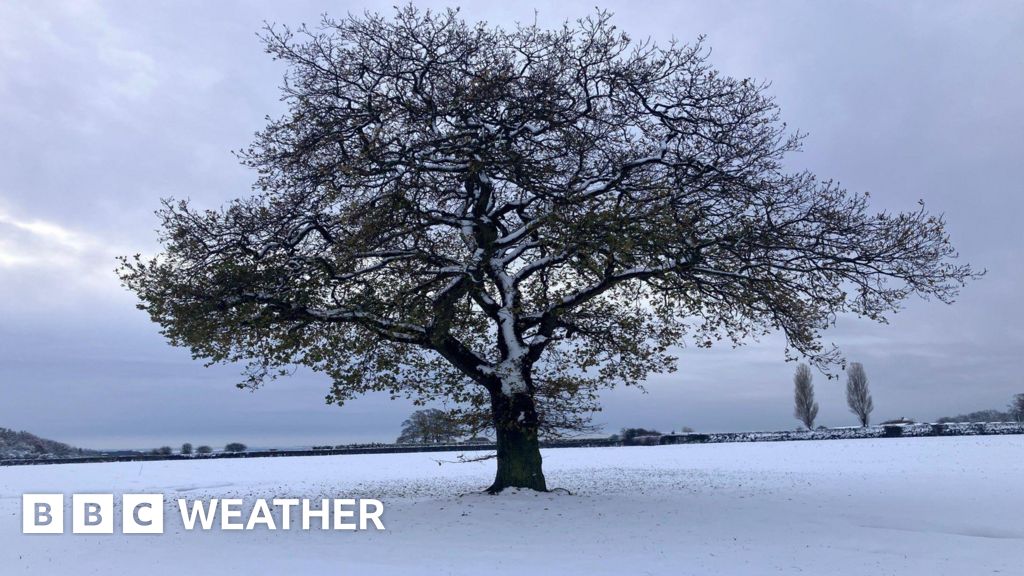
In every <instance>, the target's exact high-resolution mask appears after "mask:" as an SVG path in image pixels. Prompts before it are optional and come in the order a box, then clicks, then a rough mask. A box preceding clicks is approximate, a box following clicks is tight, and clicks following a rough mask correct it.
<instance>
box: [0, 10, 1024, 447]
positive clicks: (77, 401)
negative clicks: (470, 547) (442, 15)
mask: <svg viewBox="0 0 1024 576" xmlns="http://www.w3.org/2000/svg"><path fill="white" fill-rule="evenodd" d="M392 4H394V2H393V1H390V0H389V1H387V2H362V3H353V2H327V1H320V2H293V1H290V2H226V1H221V2H208V1H196V2H153V1H147V2H135V1H128V0H125V1H120V2H89V1H84V0H73V1H68V2H57V1H46V2H39V1H35V0H5V1H3V2H0V426H2V427H8V428H15V429H25V430H29V431H31V432H34V433H36V434H38V435H42V436H45V437H50V438H53V439H57V440H61V441H64V442H68V443H72V444H75V445H79V446H84V447H90V448H110V447H152V446H158V445H162V444H172V445H176V444H180V443H182V442H186V441H190V442H192V443H195V444H213V445H220V444H223V443H224V442H227V441H233V440H238V441H243V442H246V443H248V444H249V445H260V446H267V445H278V446H288V445H303V444H312V443H341V442H351V441H369V440H380V441H390V440H392V439H394V437H395V436H396V435H397V433H398V428H399V426H400V423H401V421H402V420H403V419H404V417H405V416H406V415H407V414H408V413H409V412H410V410H411V407H410V406H409V405H408V404H407V403H404V402H391V401H389V400H388V399H387V398H386V397H380V396H370V397H366V398H364V399H361V400H358V401H356V402H352V403H351V404H349V405H347V406H346V407H344V408H337V407H334V406H326V405H324V402H323V398H324V396H325V394H326V393H327V390H328V387H329V384H328V381H327V380H326V378H325V377H323V376H320V375H317V374H312V373H308V372H299V373H298V374H297V375H296V376H294V377H292V378H290V379H286V380H280V381H277V382H275V383H272V384H271V385H270V386H268V387H267V388H264V389H262V390H260V391H257V392H255V393H250V392H243V391H239V390H236V389H235V388H234V387H233V383H234V382H236V381H237V371H236V370H235V369H233V368H231V367H215V368H204V367H203V366H202V363H201V362H199V361H194V360H192V359H191V358H190V356H189V353H188V352H187V351H186V350H181V349H174V348H171V347H170V346H168V345H167V344H166V343H165V342H164V341H163V339H162V338H161V337H160V335H159V334H158V331H157V327H156V325H154V324H151V323H150V322H149V321H148V319H147V318H146V316H145V314H144V313H142V312H140V311H138V310H135V308H134V299H133V298H132V296H131V295H130V294H128V293H127V292H126V291H124V289H122V288H121V287H120V286H119V283H118V281H117V279H116V277H115V276H114V274H113V268H114V266H115V262H114V257H115V256H116V255H119V254H131V253H135V252H143V253H153V252H154V251H156V250H157V248H158V247H157V245H156V244H155V233H154V229H155V228H156V219H155V217H154V216H153V210H154V209H155V208H156V207H157V205H158V202H159V200H160V198H162V197H168V196H174V197H178V198H184V197H188V198H191V199H192V200H193V201H194V202H196V203H197V204H198V205H201V206H208V207H215V206H219V205H220V204H222V203H223V202H225V201H227V200H229V199H231V198H235V197H238V196H244V195H246V194H248V192H249V186H250V184H251V182H252V180H253V174H252V173H250V172H248V171H246V170H245V169H243V168H241V167H240V166H239V165H238V164H237V162H236V161H235V159H234V157H233V156H232V155H231V150H234V149H238V148H241V147H242V146H244V145H246V144H247V143H248V142H249V139H250V137H251V135H252V133H253V132H254V131H256V130H257V129H258V128H260V127H261V126H262V125H263V123H264V117H265V116H266V115H268V114H269V115H272V116H273V115H276V114H278V113H279V112H281V110H282V104H281V103H280V101H279V98H278V91H277V86H278V85H279V83H280V79H281V75H282V72H283V70H282V69H281V68H280V67H279V65H278V64H277V63H274V62H272V61H271V60H270V59H269V58H268V57H267V56H266V55H265V54H264V53H263V51H262V48H261V45H260V43H259V42H258V40H257V39H256V37H255V32H256V31H257V30H258V29H259V28H260V26H261V24H262V22H263V21H270V22H278V23H288V24H299V23H302V22H309V23H315V22H316V21H317V20H318V15H319V14H320V13H322V12H327V13H330V14H335V15H342V14H344V13H345V12H349V11H352V12H362V11H363V10H366V9H370V10H379V11H390V10H391V8H390V6H391V5H392ZM421 5H422V6H427V5H433V3H429V4H428V3H421ZM437 6H445V4H437ZM593 6H594V1H593V0H587V1H584V2H566V1H558V2H534V3H530V2H500V3H499V2H494V3H490V2H488V3H479V4H477V3H465V4H463V5H462V11H463V14H464V16H465V17H466V18H467V19H469V20H487V21H489V22H491V23H492V24H506V25H507V24H512V23H514V22H515V21H517V20H519V21H532V20H533V19H534V10H535V9H536V11H537V19H538V21H539V22H540V23H541V24H546V25H556V24H558V23H560V22H561V21H562V20H564V19H567V18H571V19H574V18H576V17H578V16H582V15H585V14H587V13H589V12H590V11H592V10H593ZM603 7H606V8H608V9H609V10H611V11H612V12H614V13H615V14H616V22H617V24H618V25H619V26H620V27H621V28H623V29H625V30H626V31H628V32H629V33H631V34H632V35H633V36H634V37H645V36H650V37H652V38H653V39H655V40H657V41H661V42H665V41H668V40H670V39H671V38H673V37H675V38H678V39H680V40H684V41H688V40H691V39H693V38H695V37H696V36H697V35H699V34H706V35H707V37H708V40H707V42H708V45H709V46H711V47H712V48H713V54H712V61H713V63H714V64H715V65H716V66H717V67H719V68H720V69H721V70H722V71H723V72H725V73H727V74H730V75H733V76H740V77H754V78H758V79H767V80H770V81H772V83H773V86H772V88H771V91H772V93H773V94H774V95H775V96H776V97H777V99H778V102H779V104H780V106H781V108H782V112H783V116H784V119H785V120H786V121H787V122H788V123H789V125H790V126H793V127H796V128H799V129H801V130H803V131H805V132H808V133H809V135H810V136H809V138H808V139H807V140H806V143H805V151H804V152H802V153H800V154H798V155H795V156H793V157H792V158H791V159H790V162H791V163H792V165H793V166H794V167H799V168H808V169H810V170H812V171H814V172H815V173H817V174H818V175H819V176H822V177H830V178H835V179H837V180H839V181H841V182H842V183H843V184H844V185H845V186H846V187H847V188H849V189H850V190H855V191H862V190H868V191H870V192H871V193H872V198H873V201H874V202H875V203H876V205H877V206H878V207H879V208H887V209H893V210H899V209H913V208H914V207H915V206H916V204H915V203H916V202H917V200H918V199H923V200H925V201H926V202H927V205H928V206H929V208H931V209H932V210H935V211H939V212H943V213H945V214H946V216H947V218H948V221H949V228H950V231H951V233H952V236H953V239H954V242H955V244H956V245H957V247H958V248H959V249H960V250H961V254H962V258H963V259H964V260H966V261H968V262H971V263H972V264H974V265H975V266H977V267H979V268H986V269H987V270H988V275H987V276H986V277H985V278H984V279H983V280H982V281H980V282H976V283H974V284H972V285H970V286H969V287H968V288H967V289H966V290H965V291H964V292H963V294H962V297H961V298H960V301H959V302H958V303H957V304H955V305H954V306H952V307H946V306H944V305H941V304H939V303H936V302H924V301H920V300H916V301H909V302H908V303H907V309H906V310H905V311H904V312H903V313H901V314H899V315H897V316H896V317H894V318H893V319H892V322H891V323H890V324H889V325H887V326H878V325H874V324H871V323H869V322H867V321H858V320H855V319H845V318H844V319H841V320H840V323H839V325H838V326H837V327H836V328H835V329H834V330H832V331H830V332H829V333H828V334H827V339H828V341H830V342H834V343H835V344H837V345H838V346H840V347H841V348H842V349H843V350H844V352H845V353H846V355H847V357H848V358H850V359H851V360H857V361H860V362H862V363H863V364H864V365H865V367H866V369H867V372H868V375H869V377H870V379H871V386H872V390H873V393H874V397H875V406H876V409H875V420H880V419H887V418H894V417H899V416H907V417H911V418H915V419H932V418H936V417H939V416H942V415H947V414H953V413H961V412H966V411H972V410H978V409H983V408H1004V407H1005V405H1006V404H1007V402H1008V401H1009V400H1010V397H1011V396H1012V395H1013V394H1014V393H1018V392H1024V377H1022V374H1024V368H1022V366H1021V361H1020V360H1021V350H1022V344H1024V304H1022V299H1021V296H1020V294H1021V287H1022V285H1024V267H1022V264H1024V257H1022V256H1021V253H1020V250H1021V248H1022V246H1024V242H1022V231H1021V230H1022V228H1021V224H1020V221H1021V212H1022V209H1024V184H1022V182H1024V179H1022V177H1021V166H1022V161H1024V159H1022V153H1024V4H1022V3H1021V2H1017V1H1006V2H962V3H942V2H931V1H929V2H916V3H915V2H878V3H871V2H827V3H826V2H721V1H717V0H716V1H707V2H685V1H680V0H673V1H669V2H663V3H653V2H652V3H646V2H639V1H636V0H633V1H631V2H624V3H619V2H606V3H603ZM679 356H680V360H679V370H678V372H676V373H675V374H671V375H664V376H655V377H653V378H652V379H651V380H650V382H649V384H648V387H647V388H648V391H647V394H640V393H639V392H637V391H636V390H633V389H626V390H616V391H614V392H611V393H608V394H606V395H605V402H604V404H605V411H604V412H603V413H601V414H599V415H598V418H597V421H598V422H601V423H603V424H605V426H606V430H607V432H608V433H611V432H612V431H615V430H617V429H619V428H621V427H623V426H644V427H654V428H659V429H661V430H663V431H668V430H671V429H673V428H676V429H678V428H680V427H682V426H691V427H693V428H695V429H698V430H706V431H712V430H751V429H790V428H793V427H795V426H796V425H797V422H796V421H795V420H794V419H793V418H792V380H791V375H792V371H793V368H794V366H793V364H787V363H785V362H784V361H783V343H782V341H781V340H780V339H779V338H767V339H764V340H762V341H761V342H759V343H752V344H751V345H749V346H746V347H744V348H740V349H736V350H734V349H732V348H731V347H729V346H728V345H725V346H722V347H721V348H718V349H714V350H711V351H702V350H682V351H680V354H679ZM816 384H817V394H818V399H819V402H820V404H821V414H820V417H819V421H820V422H821V423H822V424H825V425H830V426H841V425H852V424H854V423H855V418H854V416H853V415H852V414H850V413H849V412H848V411H847V409H846V406H845V401H844V399H843V386H842V383H841V382H838V381H835V380H833V381H827V380H825V379H824V378H823V377H822V376H821V375H820V374H819V375H817V376H816Z"/></svg>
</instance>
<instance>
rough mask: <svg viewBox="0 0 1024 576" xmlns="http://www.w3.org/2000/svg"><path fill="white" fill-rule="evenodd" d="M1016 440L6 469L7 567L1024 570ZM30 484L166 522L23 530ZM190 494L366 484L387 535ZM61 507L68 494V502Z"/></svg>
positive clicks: (359, 493)
mask: <svg viewBox="0 0 1024 576" xmlns="http://www.w3.org/2000/svg"><path fill="white" fill-rule="evenodd" d="M1022 454H1024V436H1019V435H1012V436H978V437H971V436H968V437H934V438H896V439H878V440H872V439H866V440H830V441H813V440H812V441H804V442H771V443H735V444H699V445H677V446H653V447H635V448H578V449H560V450H547V451H545V452H544V457H545V467H546V469H547V471H548V484H549V486H558V487H563V488H566V489H568V490H570V491H571V492H572V495H567V494H564V493H549V494H536V493H532V492H522V493H506V494H503V495H501V496H497V497H494V496H487V495H482V494H476V493H472V492H473V491H474V490H478V489H480V488H482V487H484V486H486V485H487V484H488V482H489V480H490V476H491V474H492V473H493V472H492V471H493V465H494V462H493V461H489V462H481V463H470V464H448V463H443V464H442V465H438V460H441V461H446V460H447V461H451V460H455V459H456V457H457V455H458V454H457V453H419V454H416V453H413V454H388V455H359V456H321V457H297V458H280V459H276V458H259V459H241V460H205V461H166V462H124V463H114V464H70V465H60V466H24V467H9V468H0V566H2V567H3V569H2V572H3V573H4V574H5V575H8V574H9V575H15V574H32V575H34V576H44V575H49V574H54V575H57V574H93V573H97V574H111V573H135V572H140V571H141V572H145V573H146V574H147V576H158V575H163V574H167V575H180V574H274V573H287V574H293V575H296V576H299V575H304V574H321V573H323V574H375V575H382V574H383V575H388V574H403V575H405V574H474V575H476V574H516V575H518V576H522V575H531V574H563V575H570V574H587V575H592V574H609V575H611V574H614V575H616V576H622V575H624V574H630V575H633V574H672V575H676V576H678V575H685V574H743V575H758V574H801V573H805V574H830V575H864V574H873V575H874V574H878V575H881V574H900V575H901V576H903V575H927V576H936V575H942V574H992V573H1001V574H1019V573H1020V569H1021V568H1020V567H1021V566H1024V524H1022V523H1021V515H1020V513H1021V510H1024V490H1022V489H1021V486H1024V458H1021V455H1022ZM25 492H62V493H65V494H70V493H73V492H114V493H115V494H120V493H121V492H163V493H165V494H166V499H167V503H168V507H167V527H166V533H165V534H163V535H156V536H146V535H122V534H119V533H115V534H114V535H110V536H97V535H75V534H71V533H70V529H68V530H67V533H66V534H64V535H53V536H51V535H22V534H21V533H20V529H21V524H20V522H21V510H20V505H21V504H20V498H21V494H22V493H25ZM179 497H185V498H189V499H196V498H212V497H216V498H228V497H237V498H244V499H247V500H249V501H251V500H252V499H254V498H259V497H262V498H272V497H295V498H303V497H309V498H320V497H336V498H340V497H356V498H357V497H371V498H377V499H379V500H381V501H383V503H384V505H385V513H384V516H383V519H384V523H385V526H386V530H385V531H383V532H376V531H372V530H371V531H366V532H354V533H348V532H335V531H320V530H312V531H302V530H291V531H274V532H271V531H267V530H262V529H257V530H255V531H252V532H244V531H242V532H221V531H219V530H214V531H212V532H188V531H185V530H183V529H182V526H181V522H180V519H179V518H177V517H176V515H177V509H176V506H175V505H174V504H173V502H174V500H175V499H177V498H179ZM66 500H70V497H67V499H66Z"/></svg>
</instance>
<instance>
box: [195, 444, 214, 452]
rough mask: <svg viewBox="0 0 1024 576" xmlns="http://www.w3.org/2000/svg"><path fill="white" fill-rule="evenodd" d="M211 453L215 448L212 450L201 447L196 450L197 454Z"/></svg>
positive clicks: (207, 447)
mask: <svg viewBox="0 0 1024 576" xmlns="http://www.w3.org/2000/svg"><path fill="white" fill-rule="evenodd" d="M211 452H213V448H210V447H209V446H200V447H198V448H196V454H209V453H211Z"/></svg>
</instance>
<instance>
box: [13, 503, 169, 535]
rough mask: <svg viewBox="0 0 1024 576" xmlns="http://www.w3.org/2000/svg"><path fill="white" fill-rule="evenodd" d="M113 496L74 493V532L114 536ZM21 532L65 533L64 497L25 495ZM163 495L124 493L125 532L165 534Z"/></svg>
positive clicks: (72, 524)
mask: <svg viewBox="0 0 1024 576" xmlns="http://www.w3.org/2000/svg"><path fill="white" fill-rule="evenodd" d="M114 516H115V511H114V495H113V494H72V495H71V531H72V533H74V534H113V533H114ZM21 532H22V533H23V534H63V533H64V495H63V494H23V495H22V496H21ZM163 532H164V496H163V494H123V495H122V496H121V533H123V534H163Z"/></svg>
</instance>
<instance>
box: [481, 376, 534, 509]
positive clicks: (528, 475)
mask: <svg viewBox="0 0 1024 576" xmlns="http://www.w3.org/2000/svg"><path fill="white" fill-rule="evenodd" d="M491 410H492V412H493V415H494V429H495V430H496V432H497V435H498V438H497V442H498V472H497V474H496V475H495V477H494V484H491V487H490V488H488V489H487V491H488V492H490V493H491V494H497V493H498V492H501V491H502V490H504V489H505V488H513V487H514V488H531V489H533V490H538V491H541V492H547V490H548V487H547V484H546V483H545V482H544V471H543V470H542V469H541V457H540V442H539V441H538V439H537V426H538V420H537V410H536V407H535V405H534V402H533V397H531V396H530V395H529V394H523V393H515V394H512V395H511V396H509V395H506V394H502V393H500V392H499V393H494V394H492V395H491Z"/></svg>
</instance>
